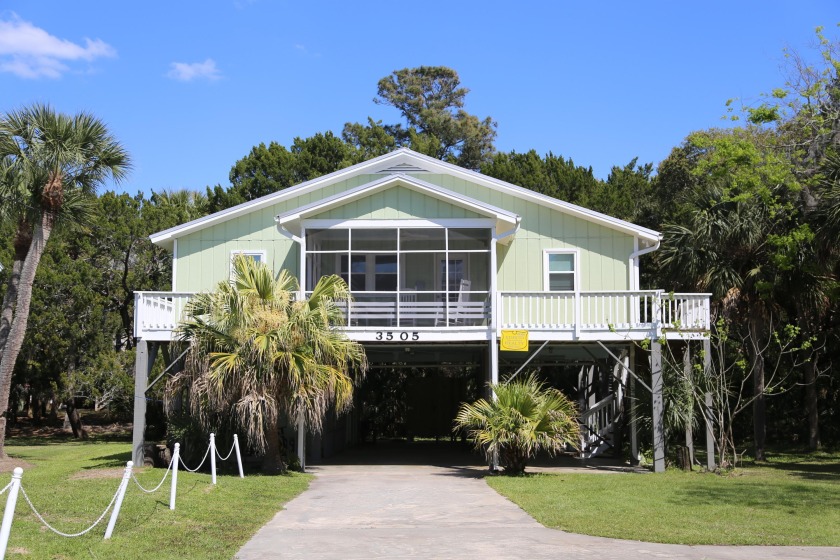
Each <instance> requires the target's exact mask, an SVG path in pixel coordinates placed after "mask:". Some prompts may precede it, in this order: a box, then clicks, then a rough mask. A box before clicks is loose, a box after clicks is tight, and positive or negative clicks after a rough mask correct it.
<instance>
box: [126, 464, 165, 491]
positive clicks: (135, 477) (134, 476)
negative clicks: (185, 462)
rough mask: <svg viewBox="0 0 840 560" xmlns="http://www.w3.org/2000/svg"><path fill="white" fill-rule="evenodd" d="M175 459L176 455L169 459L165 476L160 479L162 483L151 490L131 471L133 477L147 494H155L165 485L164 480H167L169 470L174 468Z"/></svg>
mask: <svg viewBox="0 0 840 560" xmlns="http://www.w3.org/2000/svg"><path fill="white" fill-rule="evenodd" d="M174 460H175V457H173V458H172V460H170V461H169V466H168V467H166V472H165V473H163V478H162V479H161V480H160V483H159V484H158V485H157V486H155V487H154V488H153V489H151V490H146V489H145V488H143V485H142V484H140V481H139V480H137V476H136V475H135V474H134V473H133V472H132V473H131V479H132V480H134V484H136V485H137V487H138V488H140V490H142V491H143V492H145V493H146V494H153V493H155V492H157V491H158V490H159V489H160V487H161V486H163V483H164V482H166V477H167V476H169V471H171V470H172V463H173V462H174Z"/></svg>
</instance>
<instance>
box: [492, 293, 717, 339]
mask: <svg viewBox="0 0 840 560" xmlns="http://www.w3.org/2000/svg"><path fill="white" fill-rule="evenodd" d="M709 295H710V294H669V293H665V292H663V291H661V290H640V291H632V292H631V291H624V290H620V291H598V292H580V293H578V294H576V293H574V292H535V291H529V292H500V293H499V299H498V301H499V304H498V321H499V326H500V327H501V328H503V329H534V330H595V331H603V330H607V331H611V330H616V331H627V330H661V329H676V330H681V331H686V330H697V331H703V330H708V329H709V327H710V308H709Z"/></svg>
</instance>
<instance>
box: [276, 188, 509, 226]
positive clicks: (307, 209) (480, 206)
mask: <svg viewBox="0 0 840 560" xmlns="http://www.w3.org/2000/svg"><path fill="white" fill-rule="evenodd" d="M397 185H399V186H402V187H406V188H408V189H411V190H414V191H416V192H419V193H421V194H424V195H427V196H431V197H433V198H436V199H438V200H442V201H444V202H447V203H449V204H452V205H454V206H459V207H461V208H465V209H467V210H470V211H473V212H475V213H476V214H481V215H483V216H487V217H490V218H494V219H495V220H496V229H497V231H498V230H501V232H502V233H504V232H505V231H509V230H511V229H513V228H515V227H516V225H517V223H518V222H519V220H520V217H519V216H518V215H516V214H514V213H513V212H508V211H507V210H503V209H501V208H497V207H495V206H492V205H490V204H485V203H484V202H481V201H478V200H475V199H473V198H470V197H467V196H463V195H461V194H458V193H455V192H452V191H450V190H448V189H445V188H443V187H439V186H437V185H433V184H432V183H428V182H426V181H423V180H421V179H417V178H416V177H411V176H408V175H403V174H400V173H397V174H393V175H386V176H385V177H383V178H382V179H379V180H376V181H371V182H370V183H367V184H364V185H360V186H358V187H354V188H352V189H349V190H347V191H344V192H342V193H338V194H336V195H333V196H330V197H327V198H325V199H323V200H318V201H316V202H313V203H311V204H307V205H304V206H301V207H300V208H296V209H295V210H292V211H291V212H287V213H285V214H280V215H278V216H276V217H275V218H274V219H275V221H276V222H277V225H278V226H281V227H286V228H288V226H289V225H291V224H294V223H295V222H298V223H299V222H300V220H303V219H306V218H307V216H311V215H313V214H320V213H322V212H326V211H327V210H330V209H332V208H336V207H338V206H343V205H344V204H348V203H350V202H352V201H354V200H358V199H361V198H365V197H367V196H371V195H373V194H375V193H377V192H379V191H383V190H387V189H389V188H391V187H394V186H397ZM503 225H507V226H508V227H507V228H503V227H500V226H503ZM295 233H297V234H299V233H300V231H299V229H297V228H296V229H295Z"/></svg>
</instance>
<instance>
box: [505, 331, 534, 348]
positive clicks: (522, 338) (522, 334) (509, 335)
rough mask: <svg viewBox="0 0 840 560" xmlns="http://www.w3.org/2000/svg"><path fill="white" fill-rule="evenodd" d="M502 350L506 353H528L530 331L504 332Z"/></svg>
mask: <svg viewBox="0 0 840 560" xmlns="http://www.w3.org/2000/svg"><path fill="white" fill-rule="evenodd" d="M500 349H501V350H504V351H506V352H527V351H528V331H509V330H503V331H502V344H501V347H500Z"/></svg>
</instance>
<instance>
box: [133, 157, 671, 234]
mask: <svg viewBox="0 0 840 560" xmlns="http://www.w3.org/2000/svg"><path fill="white" fill-rule="evenodd" d="M405 165H412V166H415V167H417V168H421V169H424V170H427V171H428V172H429V173H441V174H445V175H451V176H455V177H460V178H463V179H465V180H467V181H470V182H472V183H475V184H478V185H481V186H485V187H487V188H490V189H493V190H496V191H499V192H503V193H507V194H510V195H512V196H515V197H518V198H522V199H525V200H529V201H531V202H535V203H537V204H540V205H542V206H546V207H549V208H552V209H554V210H559V211H561V212H564V213H567V214H571V215H573V216H577V217H580V218H582V219H585V220H587V221H590V222H594V223H598V224H601V225H603V226H605V227H608V228H610V229H614V230H618V231H621V232H624V233H627V234H630V235H635V236H638V237H639V238H640V240H642V241H646V242H647V243H648V244H649V245H653V244H654V243H656V242H657V241H659V240H660V239H661V238H662V236H661V234H660V233H659V232H657V231H654V230H651V229H648V228H644V227H641V226H638V225H635V224H631V223H630V222H625V221H624V220H619V219H618V218H614V217H612V216H607V215H606V214H601V213H600V212H595V211H594V210H589V209H588V208H583V207H581V206H577V205H576V204H571V203H569V202H565V201H562V200H558V199H556V198H552V197H550V196H546V195H543V194H540V193H537V192H534V191H531V190H528V189H525V188H523V187H519V186H516V185H512V184H510V183H506V182H504V181H500V180H498V179H493V178H492V177H488V176H486V175H482V174H481V173H478V172H475V171H470V170H469V169H464V168H462V167H458V166H457V165H453V164H451V163H446V162H443V161H440V160H437V159H435V158H433V157H429V156H426V155H423V154H419V153H417V152H414V151H412V150H409V149H408V148H400V149H398V150H395V151H393V152H390V153H388V154H385V155H383V156H379V157H376V158H373V159H370V160H368V161H365V162H362V163H358V164H356V165H353V166H351V167H347V168H345V169H341V170H338V171H335V172H333V173H330V174H328V175H324V176H323V177H318V178H316V179H312V180H310V181H306V182H304V183H300V184H299V185H296V186H293V187H289V188H288V189H283V190H282V191H278V192H276V193H272V194H269V195H266V196H263V197H261V198H258V199H255V200H251V201H249V202H245V203H243V204H240V205H238V206H234V207H233V208H228V209H226V210H222V211H220V212H216V213H215V214H211V215H209V216H204V217H202V218H199V219H197V220H193V221H191V222H187V223H185V224H181V225H179V226H175V227H172V228H169V229H167V230H164V231H161V232H158V233H154V234H152V235H151V236H149V238H150V239H151V241H152V243H155V244H157V245H160V246H163V247H165V248H171V245H172V241H173V240H174V239H175V238H177V237H181V236H184V235H187V234H189V233H192V232H193V231H196V230H200V229H203V228H205V227H210V226H212V225H216V224H218V223H223V222H225V221H227V220H231V219H233V218H236V217H238V216H241V215H243V214H247V213H249V212H252V211H254V210H258V209H261V208H265V207H268V206H271V205H273V204H276V203H278V202H281V201H284V200H287V199H289V198H293V197H297V196H300V195H303V194H306V193H309V192H312V191H316V190H318V189H321V188H324V187H327V186H329V185H332V184H335V183H337V182H339V181H343V180H345V179H349V178H352V177H355V176H357V175H363V174H377V173H381V172H382V170H383V169H393V168H394V167H396V166H405ZM415 180H416V179H415ZM423 182H424V181H423ZM424 183H425V182H424ZM427 184H428V183H427ZM438 188H440V187H438Z"/></svg>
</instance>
